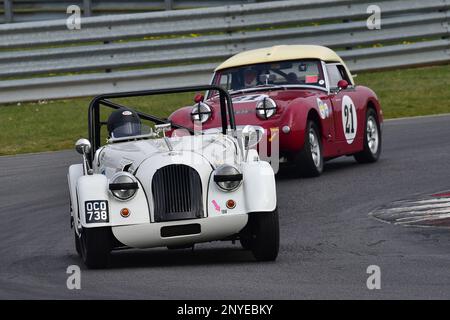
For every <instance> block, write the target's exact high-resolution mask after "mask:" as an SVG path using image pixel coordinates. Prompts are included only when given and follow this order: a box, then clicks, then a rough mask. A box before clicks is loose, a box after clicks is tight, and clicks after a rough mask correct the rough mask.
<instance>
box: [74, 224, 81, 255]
mask: <svg viewBox="0 0 450 320" xmlns="http://www.w3.org/2000/svg"><path fill="white" fill-rule="evenodd" d="M73 234H74V240H75V250H76V251H77V254H78V255H79V256H80V257H81V240H80V237H79V236H78V235H77V233H76V232H75V227H74V231H73Z"/></svg>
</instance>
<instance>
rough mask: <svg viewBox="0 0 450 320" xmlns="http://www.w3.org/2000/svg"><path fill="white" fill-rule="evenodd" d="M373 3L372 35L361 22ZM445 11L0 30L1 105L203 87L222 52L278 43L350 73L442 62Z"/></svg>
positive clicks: (287, 6)
mask: <svg viewBox="0 0 450 320" xmlns="http://www.w3.org/2000/svg"><path fill="white" fill-rule="evenodd" d="M374 4H375V5H376V6H377V7H378V8H379V9H380V10H381V11H380V14H381V24H380V28H379V29H373V28H369V27H368V25H367V20H368V18H369V17H370V16H371V13H370V10H368V8H369V6H373V5H374ZM372 8H373V7H372ZM449 8H450V0H428V1H422V0H389V1H376V2H374V1H367V0H297V1H271V2H263V3H253V4H241V5H229V6H222V7H213V8H201V9H188V10H171V11H159V12H149V13H137V14H122V15H109V16H100V17H88V18H82V19H81V25H80V29H75V30H69V29H68V28H67V26H66V20H65V19H63V20H52V21H41V22H27V23H12V24H3V25H0V103H4V102H17V101H29V100H39V99H54V98H71V97H80V96H90V95H95V94H99V93H106V92H119V91H129V90H138V89H150V88H153V89H155V88H163V87H169V86H170V87H174V86H183V85H197V84H205V83H208V82H209V80H210V77H211V74H212V71H213V69H214V67H215V66H217V65H218V64H219V63H220V62H221V61H223V60H224V59H226V58H228V57H230V56H231V55H233V54H236V53H238V52H241V51H243V50H249V49H254V48H261V47H267V46H273V45H282V44H320V45H325V46H328V47H330V48H333V49H335V50H336V51H337V52H338V54H340V56H341V57H342V58H343V59H344V60H345V61H346V62H347V64H348V66H349V68H350V70H351V71H352V72H353V73H355V72H358V71H368V70H380V69H387V68H399V67H409V66H420V65H428V64H439V63H448V62H449V61H450V43H449V41H450V40H449V35H450V29H449V20H450V12H449ZM368 11H369V12H368ZM356 80H357V79H356Z"/></svg>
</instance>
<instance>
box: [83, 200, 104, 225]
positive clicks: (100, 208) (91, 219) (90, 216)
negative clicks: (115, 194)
mask: <svg viewBox="0 0 450 320" xmlns="http://www.w3.org/2000/svg"><path fill="white" fill-rule="evenodd" d="M85 209H86V223H102V222H109V214H108V201H104V200H99V201H86V202H85Z"/></svg>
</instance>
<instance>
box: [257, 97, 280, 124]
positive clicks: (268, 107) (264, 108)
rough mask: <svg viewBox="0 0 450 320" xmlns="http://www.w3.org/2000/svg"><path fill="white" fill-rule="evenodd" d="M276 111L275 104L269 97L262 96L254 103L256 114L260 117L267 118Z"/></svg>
mask: <svg viewBox="0 0 450 320" xmlns="http://www.w3.org/2000/svg"><path fill="white" fill-rule="evenodd" d="M276 112H277V104H276V103H275V101H273V100H272V99H270V98H264V99H262V100H260V101H258V103H257V104H256V115H257V116H258V117H259V118H261V119H264V120H266V119H269V118H270V117H272V116H273V115H274V114H275V113H276Z"/></svg>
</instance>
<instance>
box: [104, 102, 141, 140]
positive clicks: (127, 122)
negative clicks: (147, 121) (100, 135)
mask: <svg viewBox="0 0 450 320" xmlns="http://www.w3.org/2000/svg"><path fill="white" fill-rule="evenodd" d="M107 127H108V133H109V137H110V138H123V137H131V136H138V135H140V134H141V119H139V116H138V115H137V113H135V112H133V111H131V110H128V109H124V108H121V109H118V110H116V111H114V112H112V113H111V114H110V116H109V118H108V123H107Z"/></svg>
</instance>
